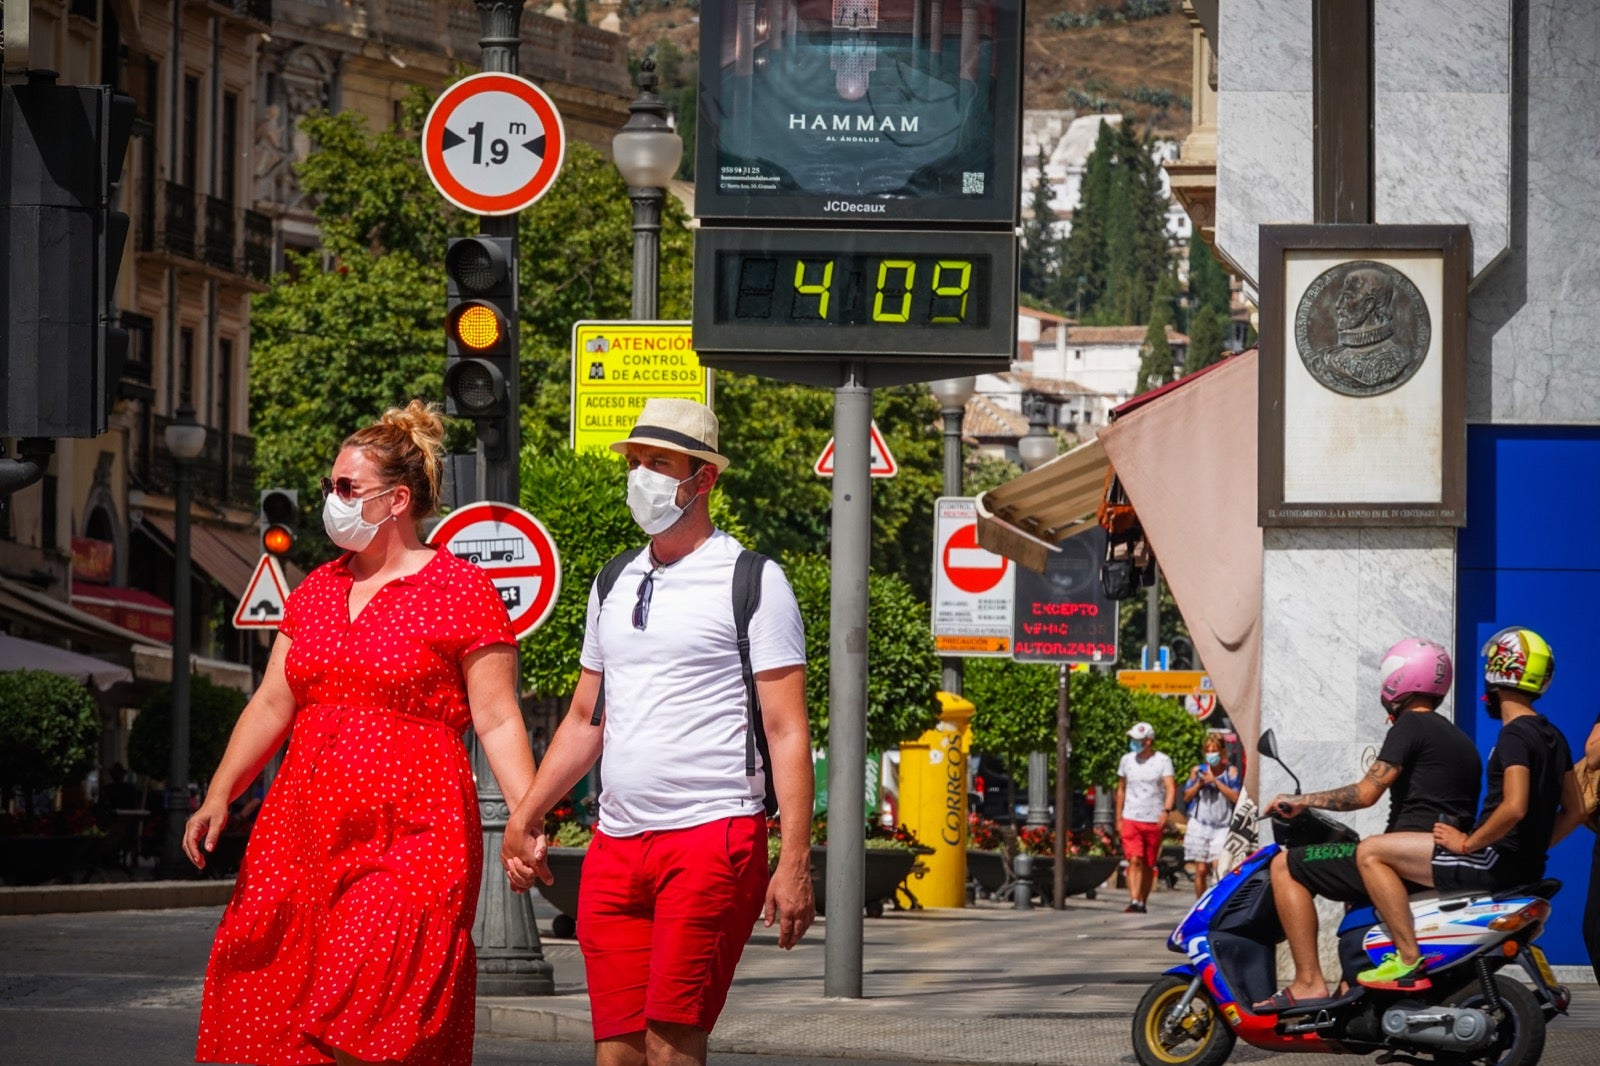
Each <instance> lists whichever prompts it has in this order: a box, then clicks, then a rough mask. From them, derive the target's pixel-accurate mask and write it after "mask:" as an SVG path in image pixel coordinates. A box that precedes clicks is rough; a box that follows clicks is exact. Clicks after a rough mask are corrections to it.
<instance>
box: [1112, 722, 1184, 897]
mask: <svg viewBox="0 0 1600 1066" xmlns="http://www.w3.org/2000/svg"><path fill="white" fill-rule="evenodd" d="M1175 778H1176V775H1175V774H1174V773H1173V769H1172V760H1171V759H1169V758H1167V757H1166V755H1164V754H1162V753H1161V752H1159V751H1157V750H1156V731H1155V727H1153V726H1152V725H1151V724H1150V723H1149V722H1137V723H1135V724H1134V727H1133V728H1132V729H1130V730H1128V753H1127V754H1126V755H1124V756H1123V757H1122V761H1121V762H1120V763H1118V764H1117V814H1118V816H1119V817H1120V818H1121V819H1122V822H1121V825H1120V826H1119V827H1118V828H1119V831H1120V832H1121V834H1122V853H1123V855H1125V856H1127V859H1128V906H1127V907H1126V908H1124V909H1123V913H1124V914H1143V913H1145V903H1146V901H1147V900H1149V898H1150V889H1151V887H1152V886H1153V885H1154V884H1155V880H1156V860H1157V859H1158V858H1159V857H1160V855H1161V831H1162V829H1164V828H1165V827H1166V824H1167V814H1168V812H1170V811H1171V810H1172V804H1173V799H1174V796H1175V793H1176V790H1177V781H1176V779H1175Z"/></svg>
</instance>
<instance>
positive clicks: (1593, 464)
mask: <svg viewBox="0 0 1600 1066" xmlns="http://www.w3.org/2000/svg"><path fill="white" fill-rule="evenodd" d="M1597 543H1600V428H1597V427H1592V426H1582V427H1577V426H1558V427H1549V426H1471V427H1469V428H1468V431H1467V526H1466V528H1465V529H1463V530H1462V531H1461V538H1460V540H1459V541H1458V550H1459V552H1460V565H1461V566H1462V567H1476V568H1481V569H1493V568H1496V567H1504V566H1514V567H1523V568H1536V569H1548V568H1552V567H1561V568H1567V567H1573V568H1576V569H1580V570H1594V569H1600V557H1597V555H1596V551H1597V548H1596V545H1597Z"/></svg>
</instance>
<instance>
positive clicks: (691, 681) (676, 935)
mask: <svg viewBox="0 0 1600 1066" xmlns="http://www.w3.org/2000/svg"><path fill="white" fill-rule="evenodd" d="M613 450H615V451H618V452H621V453H622V454H623V455H625V456H626V457H627V460H628V508H629V510H630V512H631V513H632V514H633V517H634V520H635V521H636V522H637V523H638V524H639V526H640V528H641V529H643V530H644V532H645V533H646V534H647V535H648V536H649V537H650V543H649V546H648V547H647V548H646V549H645V550H644V551H642V552H640V553H639V554H638V555H637V556H636V557H634V558H633V559H632V560H630V561H629V562H628V564H627V565H626V566H625V567H624V568H623V569H622V571H621V573H620V575H619V576H618V578H617V580H616V583H615V584H614V586H613V587H612V589H611V590H610V593H609V595H606V596H605V597H604V598H603V600H602V597H601V595H600V593H599V590H598V588H591V589H590V593H589V611H588V621H587V626H586V629H585V632H584V641H583V653H582V656H581V662H582V666H583V672H582V675H581V677H580V679H579V681H578V686H577V690H576V691H575V692H574V693H573V697H572V704H571V707H570V709H569V710H568V712H567V716H566V718H565V719H564V720H563V722H562V723H561V727H560V728H559V729H557V730H556V734H555V736H554V738H552V740H551V741H550V747H549V750H548V751H547V752H546V754H545V757H544V760H543V762H542V763H541V765H540V766H539V771H538V774H537V776H536V777H535V779H534V784H533V787H532V788H531V789H529V790H528V793H527V795H526V796H524V797H523V798H522V800H521V802H520V803H518V804H517V807H516V810H515V811H514V812H513V813H512V815H511V817H510V819H509V821H508V824H507V826H506V834H505V844H504V848H503V850H502V860H503V862H504V863H505V866H506V869H507V872H508V873H509V875H510V877H511V884H512V887H513V888H516V889H518V890H525V889H527V888H528V887H529V886H530V885H531V884H532V882H533V879H534V878H535V877H538V878H539V879H540V880H542V881H544V882H545V883H547V884H548V883H549V882H550V880H551V877H550V872H549V867H548V866H547V865H546V863H545V855H546V849H547V847H548V843H549V842H548V840H547V839H546V838H545V835H544V828H543V827H544V817H545V814H546V813H547V812H548V811H549V809H550V808H551V807H552V806H554V805H555V803H556V802H557V801H559V800H560V799H561V798H562V797H563V796H565V795H566V794H567V792H568V791H569V790H570V789H571V788H572V786H573V785H574V784H576V783H577V782H578V780H579V779H580V778H582V777H583V775H584V774H586V773H587V772H588V771H589V768H590V767H592V766H593V765H594V763H595V760H596V759H597V758H598V757H599V756H600V753H601V750H602V748H603V749H604V752H605V775H604V787H603V790H602V791H601V794H600V823H599V826H598V828H597V831H596V833H595V837H594V840H593V842H592V843H591V844H590V845H589V851H588V854H587V855H586V856H585V858H584V866H583V892H582V894H581V898H580V900H579V904H578V942H579V946H580V947H581V948H582V949H583V956H584V964H585V970H586V973H587V978H588V985H589V1000H590V1014H591V1018H592V1022H593V1028H594V1037H595V1063H596V1066H647V1064H648V1066H663V1064H667V1063H671V1064H679V1063H689V1062H693V1063H704V1062H705V1061H706V1042H707V1037H708V1035H709V1034H710V1031H711V1028H712V1026H713V1025H714V1024H715V1023H716V1020H717V1016H718V1014H719V1013H720V1012H721V1010H722V1007H723V1004H724V1003H725V1001H726V999H727V995H728V987H729V985H730V984H731V983H732V981H733V971H734V968H735V966H736V965H737V964H738V961H739V956H740V955H741V954H742V953H743V951H744V946H745V942H746V941H747V940H748V939H749V937H750V931H751V928H752V927H753V926H754V924H755V921H756V919H757V917H763V916H764V918H765V921H766V924H767V925H769V926H770V925H772V924H773V922H774V921H777V922H778V925H779V930H778V944H779V946H780V947H783V948H791V947H793V946H794V945H795V943H796V942H797V941H799V939H800V938H801V936H803V935H804V934H805V931H806V929H807V928H809V927H810V925H811V921H812V918H813V917H814V916H815V907H814V903H813V899H812V893H811V872H810V829H811V805H812V800H813V796H812V789H813V783H812V771H811V738H810V733H809V730H808V728H807V726H806V705H805V634H804V631H803V629H802V626H801V621H800V609H799V606H798V605H797V603H796V602H795V597H794V592H793V590H792V589H791V588H790V587H789V582H788V580H787V579H786V578H785V577H784V575H783V571H782V570H780V569H779V568H778V566H777V564H776V563H771V562H768V563H767V564H765V565H764V566H763V567H762V568H761V570H760V574H761V601H760V606H759V607H758V608H757V609H756V612H755V614H754V615H753V616H752V618H751V620H750V629H749V644H750V667H751V670H752V671H753V673H754V675H755V687H756V692H757V695H758V697H759V700H760V705H761V722H762V732H763V733H764V734H765V736H766V742H767V754H768V756H769V757H770V758H771V762H772V778H773V785H774V791H775V793H776V797H777V801H778V807H779V808H780V810H781V811H783V812H793V814H792V815H791V816H790V817H788V818H785V819H783V832H782V840H781V851H780V854H779V857H778V864H777V867H776V869H775V870H774V871H773V873H772V876H771V878H770V881H769V878H768V875H767V827H766V815H765V813H764V810H763V803H764V800H765V798H766V782H765V773H764V770H763V768H762V767H761V766H760V765H759V763H760V759H759V756H757V757H756V758H755V759H754V760H753V761H754V762H755V763H756V765H755V768H754V770H755V772H754V773H750V772H748V771H749V766H750V764H749V762H747V759H749V758H750V757H749V756H748V754H747V745H748V744H749V743H751V741H752V739H753V738H752V736H751V733H750V730H751V728H752V719H751V715H750V708H749V704H748V700H747V698H746V689H745V683H744V676H743V670H742V665H741V661H740V655H739V649H738V645H737V638H736V635H735V632H736V631H735V619H734V611H733V572H734V561H735V560H736V559H737V557H738V556H739V553H740V551H741V550H742V549H741V547H740V545H739V543H738V542H737V541H735V540H734V539H733V538H732V537H730V536H728V535H727V534H726V533H723V532H721V531H720V530H718V529H716V528H715V527H714V526H713V525H712V524H711V516H710V513H709V511H708V509H707V494H708V493H709V492H710V491H711V486H712V485H713V484H715V482H716V480H717V476H718V475H719V474H720V473H721V472H722V471H723V470H724V469H726V468H727V466H728V460H727V459H726V458H725V457H723V456H722V455H720V454H718V452H717V419H716V416H715V415H713V414H712V413H711V411H710V409H709V408H707V407H705V406H704V405H703V404H698V403H695V402H693V401H691V400H674V399H651V400H649V401H647V402H646V404H645V407H644V410H643V411H642V412H641V413H640V415H639V420H638V422H637V423H636V424H635V425H634V427H633V431H632V432H631V433H630V434H629V436H628V438H627V439H626V440H624V441H620V442H618V443H617V444H616V445H613ZM602 674H603V675H604V682H605V688H604V700H603V712H604V713H603V718H602V720H601V723H600V725H599V726H596V725H595V724H594V717H593V712H594V708H595V704H596V701H597V699H599V697H600V693H601V678H602Z"/></svg>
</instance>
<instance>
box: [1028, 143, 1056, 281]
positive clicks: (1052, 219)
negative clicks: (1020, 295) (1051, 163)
mask: <svg viewBox="0 0 1600 1066" xmlns="http://www.w3.org/2000/svg"><path fill="white" fill-rule="evenodd" d="M1044 164H1045V153H1044V148H1043V147H1042V146H1041V147H1040V148H1039V160H1038V167H1037V169H1036V170H1035V171H1034V180H1033V193H1032V197H1031V198H1030V200H1029V202H1028V207H1029V211H1030V213H1031V214H1032V216H1033V217H1032V218H1029V219H1028V220H1027V221H1025V222H1024V223H1023V224H1022V262H1021V264H1020V281H1019V282H1018V285H1019V287H1020V288H1021V290H1022V291H1023V292H1025V293H1027V294H1028V295H1030V296H1033V297H1036V298H1038V299H1041V300H1042V299H1045V298H1046V297H1047V295H1048V293H1049V292H1050V289H1051V287H1052V286H1053V285H1054V284H1055V281H1056V250H1057V246H1058V244H1059V242H1058V241H1057V239H1056V236H1055V223H1056V213H1055V211H1054V210H1053V209H1052V208H1051V207H1050V178H1049V176H1048V175H1047V174H1046V173H1045V169H1044Z"/></svg>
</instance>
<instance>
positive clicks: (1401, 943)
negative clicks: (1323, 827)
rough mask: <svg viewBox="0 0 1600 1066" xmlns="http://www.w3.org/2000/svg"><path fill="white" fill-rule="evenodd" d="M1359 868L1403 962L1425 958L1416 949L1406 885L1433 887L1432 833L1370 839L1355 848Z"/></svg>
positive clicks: (1409, 898) (1394, 834)
mask: <svg viewBox="0 0 1600 1066" xmlns="http://www.w3.org/2000/svg"><path fill="white" fill-rule="evenodd" d="M1356 867H1357V869H1359V870H1360V871H1361V883H1362V884H1364V885H1366V886H1367V894H1368V895H1369V896H1371V897H1372V903H1373V906H1375V907H1377V908H1378V917H1380V918H1382V919H1383V924H1384V925H1385V926H1387V927H1388V929H1389V937H1390V939H1392V940H1393V941H1394V949H1395V952H1396V953H1397V954H1399V956H1400V961H1401V962H1403V963H1407V964H1411V963H1415V962H1416V961H1417V960H1418V959H1420V958H1422V952H1421V951H1420V950H1419V949H1418V948H1417V929H1416V923H1414V922H1413V921H1412V920H1411V897H1410V894H1409V893H1408V892H1407V891H1406V885H1405V882H1407V881H1410V882H1412V883H1413V884H1418V885H1432V884H1433V834H1431V833H1384V834H1382V835H1380V836H1375V837H1368V838H1367V839H1366V840H1363V841H1362V842H1361V844H1360V846H1359V847H1357V848H1356Z"/></svg>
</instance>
